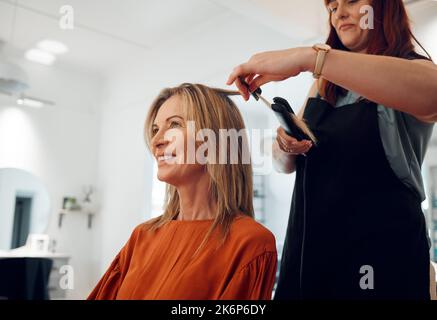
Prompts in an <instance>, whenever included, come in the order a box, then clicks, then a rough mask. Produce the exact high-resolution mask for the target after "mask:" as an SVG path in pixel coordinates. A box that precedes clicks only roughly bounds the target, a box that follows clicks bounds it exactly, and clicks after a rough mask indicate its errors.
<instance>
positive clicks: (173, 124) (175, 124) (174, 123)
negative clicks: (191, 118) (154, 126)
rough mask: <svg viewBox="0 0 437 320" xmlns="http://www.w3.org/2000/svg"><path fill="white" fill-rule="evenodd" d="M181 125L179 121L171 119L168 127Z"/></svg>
mask: <svg viewBox="0 0 437 320" xmlns="http://www.w3.org/2000/svg"><path fill="white" fill-rule="evenodd" d="M180 126H181V124H180V123H179V122H176V121H172V122H171V123H170V128H179V127H180Z"/></svg>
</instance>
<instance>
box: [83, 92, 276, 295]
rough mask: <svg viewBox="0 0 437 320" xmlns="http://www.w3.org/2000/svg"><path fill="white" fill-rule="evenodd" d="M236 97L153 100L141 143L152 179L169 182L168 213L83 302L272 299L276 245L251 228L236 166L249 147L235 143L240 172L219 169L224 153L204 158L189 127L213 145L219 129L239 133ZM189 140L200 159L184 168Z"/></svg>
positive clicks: (132, 242)
mask: <svg viewBox="0 0 437 320" xmlns="http://www.w3.org/2000/svg"><path fill="white" fill-rule="evenodd" d="M236 94H239V93H238V92H234V91H226V90H221V89H212V88H209V87H206V86H203V85H197V84H183V85H181V86H179V87H176V88H168V89H164V90H163V91H162V92H161V93H160V94H159V96H158V97H157V98H156V100H155V101H154V103H153V104H152V106H151V108H150V111H149V113H148V115H147V119H146V123H145V136H146V141H147V144H148V146H149V148H150V150H151V152H152V153H153V155H154V157H155V158H156V161H157V162H158V173H157V174H158V179H159V180H161V181H164V182H166V183H167V194H166V204H165V208H164V213H163V214H162V215H161V216H159V217H157V218H155V219H152V220H150V221H147V222H145V223H143V224H141V225H139V226H138V227H136V228H135V230H134V231H133V233H132V235H131V237H130V239H129V241H128V242H127V243H126V245H125V246H124V247H123V248H122V249H121V251H120V252H119V254H118V255H117V256H116V258H115V259H114V261H113V262H112V264H111V266H110V267H109V269H108V270H107V272H106V273H105V274H104V276H103V278H102V279H101V280H100V282H99V283H98V284H97V286H96V287H95V289H94V290H93V291H92V293H91V294H90V296H89V297H88V299H270V298H271V294H272V289H273V285H274V281H275V273H276V265H277V253H276V246H275V238H274V236H273V235H272V233H271V232H270V231H268V230H267V229H266V228H264V227H263V226H262V225H261V224H259V223H257V222H256V221H255V220H254V213H253V205H252V167H251V164H250V159H249V162H248V163H244V161H242V160H244V159H243V155H244V154H247V151H248V149H247V144H245V143H238V148H237V151H238V161H237V162H236V163H233V164H232V163H229V162H226V161H224V162H223V161H221V162H220V161H218V160H219V159H218V158H217V157H216V156H217V155H219V153H220V152H219V151H220V150H219V148H220V145H219V146H217V147H216V148H215V149H214V148H211V146H212V147H214V144H208V146H209V148H206V149H207V150H206V152H200V151H202V150H203V151H205V150H204V149H201V148H202V145H203V144H201V143H200V142H199V141H197V142H196V141H195V139H194V135H193V134H192V133H191V132H190V130H189V125H190V124H194V125H195V129H196V130H199V129H207V130H206V131H205V132H209V133H214V134H215V136H216V137H219V136H220V134H219V133H220V132H223V129H228V130H229V129H236V130H237V131H239V130H241V129H244V123H243V119H242V117H241V114H240V112H239V111H238V109H237V107H236V106H235V104H234V103H233V102H232V100H231V99H230V98H229V96H230V95H236ZM181 137H182V138H183V139H180V138H181ZM197 138H198V137H197ZM205 140H207V142H213V140H214V139H212V138H211V141H210V136H208V139H205ZM216 140H217V141H218V140H219V139H216ZM243 140H244V139H243ZM193 141H194V143H195V150H194V151H195V152H196V153H197V157H195V161H191V162H190V161H189V160H190V159H189V158H190V157H191V158H192V157H193V150H192V149H191V150H190V143H191V142H193ZM205 142H206V141H205ZM221 146H222V147H223V144H221ZM231 149H232V148H230V147H228V146H226V147H225V151H226V152H227V153H229V152H230V150H231ZM181 151H183V152H181ZM190 152H191V155H190ZM201 153H202V154H205V155H206V159H207V160H208V161H207V162H206V163H205V162H204V161H199V158H201V157H199V154H201ZM226 158H227V160H229V154H227V155H226ZM214 159H215V160H216V161H214Z"/></svg>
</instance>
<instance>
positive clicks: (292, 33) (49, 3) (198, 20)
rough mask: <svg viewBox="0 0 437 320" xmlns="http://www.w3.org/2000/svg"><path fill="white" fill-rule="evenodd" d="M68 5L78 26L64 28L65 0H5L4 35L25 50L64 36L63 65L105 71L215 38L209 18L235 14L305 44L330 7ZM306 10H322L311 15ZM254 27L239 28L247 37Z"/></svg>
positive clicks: (154, 0)
mask: <svg viewBox="0 0 437 320" xmlns="http://www.w3.org/2000/svg"><path fill="white" fill-rule="evenodd" d="M68 4H69V5H71V6H72V7H73V9H74V21H75V29H74V30H62V29H60V28H59V18H60V15H61V14H60V13H59V9H60V8H61V6H63V5H65V1H63V0H38V1H35V0H17V1H15V0H0V39H4V40H5V41H6V42H8V43H9V46H11V47H13V48H14V49H16V50H18V52H19V53H20V54H22V52H24V51H25V50H27V49H29V48H30V47H32V46H34V45H35V44H36V43H37V42H38V41H40V40H42V39H46V38H50V39H55V40H59V41H62V42H63V43H65V44H66V45H67V46H68V47H69V48H70V52H69V53H68V54H66V55H65V56H62V57H60V60H61V63H62V62H64V63H68V64H71V65H73V66H78V67H83V68H86V69H87V70H88V71H95V72H101V71H105V70H107V69H108V68H111V67H112V66H114V65H115V64H118V63H120V60H121V59H120V57H123V58H125V57H132V58H136V57H141V56H142V55H147V54H148V53H149V52H151V51H157V50H159V48H160V46H161V45H162V44H165V43H168V42H171V41H173V40H174V39H178V38H179V37H181V36H186V35H187V34H188V35H189V34H190V33H192V32H199V31H203V32H204V33H205V34H210V35H211V39H214V37H215V35H216V34H219V33H220V31H221V30H219V29H218V28H217V25H215V26H211V25H210V24H209V22H210V21H211V20H219V21H220V19H222V20H223V23H225V22H226V21H229V18H230V17H231V19H234V20H237V21H238V20H241V19H243V18H246V19H247V18H250V19H251V21H253V23H255V24H262V25H264V26H266V27H267V28H270V29H271V30H273V31H275V32H278V33H280V34H282V35H285V36H287V37H288V38H290V42H289V43H290V44H291V43H300V42H301V41H302V40H304V39H310V38H314V37H316V36H317V35H318V34H320V25H319V21H320V19H319V18H318V16H319V14H321V13H323V10H324V9H323V6H322V5H321V1H320V3H319V2H318V1H304V0H294V1H290V0H275V1H272V0H269V1H268V0H254V1H250V0H183V1H181V0H122V1H120V0H92V1H90V0H71V1H69V2H68ZM249 4H250V5H249ZM15 5H16V7H15ZM297 8H298V9H297ZM14 10H16V11H15V20H14ZM302 10H303V11H304V12H311V11H313V12H314V11H316V12H318V14H317V15H314V16H311V17H312V18H311V19H309V18H305V17H304V15H302V14H301V12H302ZM325 19H326V18H325ZM250 28H251V26H250V25H247V28H246V29H245V30H235V32H236V33H241V34H242V36H244V34H245V33H248V32H250ZM260 41H262V39H260Z"/></svg>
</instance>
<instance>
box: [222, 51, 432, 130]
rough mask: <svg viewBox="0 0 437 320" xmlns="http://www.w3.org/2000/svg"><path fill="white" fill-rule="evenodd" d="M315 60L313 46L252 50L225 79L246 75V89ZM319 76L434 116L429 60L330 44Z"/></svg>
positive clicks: (303, 68)
mask: <svg viewBox="0 0 437 320" xmlns="http://www.w3.org/2000/svg"><path fill="white" fill-rule="evenodd" d="M315 60H316V51H315V50H314V49H312V48H311V47H301V48H292V49H287V50H281V51H272V52H264V53H260V54H256V55H254V56H253V57H252V58H251V59H250V60H249V61H248V62H247V63H244V64H242V65H240V66H238V67H237V68H235V69H234V72H233V73H232V74H231V76H230V77H229V81H228V83H233V82H234V81H235V77H236V76H243V77H249V79H250V82H249V83H250V89H251V90H254V89H256V88H257V87H259V86H261V85H263V84H265V83H267V82H270V81H279V80H284V79H287V78H289V77H294V76H297V75H298V74H300V73H301V72H306V71H307V72H313V71H314V65H315ZM254 75H256V77H255V76H254ZM322 76H323V77H324V78H325V79H326V80H328V81H331V82H333V83H335V84H337V85H339V86H341V87H344V88H346V89H348V90H352V91H354V92H356V93H358V94H359V95H361V96H363V97H366V98H367V99H369V100H371V101H374V102H377V103H379V104H382V105H385V106H388V107H391V108H393V109H396V110H399V111H402V112H405V113H409V114H411V115H413V116H415V117H416V118H418V119H419V120H422V121H426V122H436V121H437V66H436V65H435V64H434V63H432V62H430V61H426V60H406V59H400V58H393V57H386V56H378V55H368V54H361V53H353V52H346V51H341V50H331V51H330V52H329V53H328V55H327V57H326V60H325V65H324V68H323V71H322ZM253 78H254V79H253ZM252 79H253V80H252ZM236 84H237V86H238V87H239V90H240V91H241V92H242V94H243V96H244V97H246V96H247V97H248V93H247V90H246V92H245V90H244V88H243V87H242V86H241V84H240V83H239V82H238V81H236Z"/></svg>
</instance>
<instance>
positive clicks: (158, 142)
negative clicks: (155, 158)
mask: <svg viewBox="0 0 437 320" xmlns="http://www.w3.org/2000/svg"><path fill="white" fill-rule="evenodd" d="M167 144H168V141H167V140H166V139H164V134H163V133H162V132H161V130H160V131H158V132H157V133H156V135H155V136H154V137H153V139H152V146H153V149H154V150H155V151H156V150H157V149H161V148H164V147H165V146H166V145H167Z"/></svg>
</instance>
